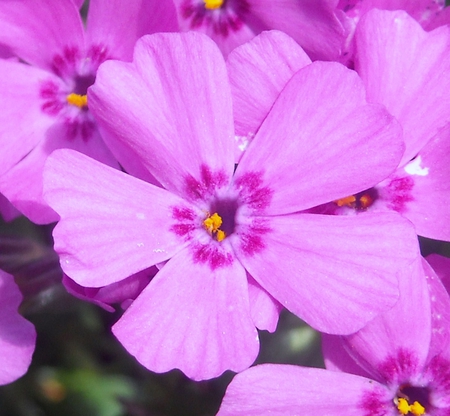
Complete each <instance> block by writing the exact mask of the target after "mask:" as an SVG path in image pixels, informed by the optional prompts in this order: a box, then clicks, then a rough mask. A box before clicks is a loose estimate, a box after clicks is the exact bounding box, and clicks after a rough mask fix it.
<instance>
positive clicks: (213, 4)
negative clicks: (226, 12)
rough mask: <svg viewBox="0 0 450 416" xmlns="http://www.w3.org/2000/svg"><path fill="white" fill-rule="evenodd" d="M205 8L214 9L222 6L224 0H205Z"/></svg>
mask: <svg viewBox="0 0 450 416" xmlns="http://www.w3.org/2000/svg"><path fill="white" fill-rule="evenodd" d="M203 2H204V3H205V9H209V10H214V9H219V8H220V7H222V4H223V2H224V0H203Z"/></svg>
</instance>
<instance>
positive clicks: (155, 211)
mask: <svg viewBox="0 0 450 416" xmlns="http://www.w3.org/2000/svg"><path fill="white" fill-rule="evenodd" d="M44 197H45V199H46V201H47V202H48V203H49V204H50V206H51V207H52V208H53V209H54V210H55V211H56V212H57V213H58V214H59V215H60V216H61V221H60V222H59V223H58V225H57V226H56V228H55V230H54V238H55V250H56V251H57V252H58V253H59V255H60V258H61V266H62V268H63V270H64V272H65V273H67V275H68V276H69V277H70V278H71V279H73V280H74V281H76V282H77V283H78V284H80V285H82V286H91V287H100V286H106V285H108V284H111V283H114V282H117V281H119V280H122V279H124V278H126V277H128V276H130V275H132V274H134V273H136V272H138V271H140V270H144V269H146V268H148V267H150V266H152V265H154V264H156V263H159V262H162V261H164V260H167V259H169V258H171V257H172V256H173V255H174V254H175V253H176V252H178V251H179V250H180V249H181V248H182V247H183V245H184V244H185V242H184V241H183V240H181V239H180V238H179V237H178V236H176V235H175V233H173V232H171V231H170V227H171V225H172V223H173V218H172V209H171V207H173V206H176V205H178V206H179V205H180V203H182V202H183V201H181V200H180V199H179V198H178V197H176V196H175V195H173V194H171V193H169V192H167V191H165V190H164V189H161V188H157V187H155V186H153V185H150V184H147V183H145V182H142V181H141V180H139V179H136V178H133V177H132V176H129V175H126V174H124V173H123V172H120V171H117V170H114V169H112V168H109V167H107V166H105V165H103V164H101V163H99V162H97V161H94V160H93V159H90V158H88V157H87V156H84V155H82V154H81V153H78V152H75V151H73V150H69V149H62V150H57V151H55V152H54V153H53V154H52V155H51V156H50V157H49V158H48V159H47V163H46V168H45V171H44ZM74 201H76V203H74Z"/></svg>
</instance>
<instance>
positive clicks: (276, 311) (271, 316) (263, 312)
mask: <svg viewBox="0 0 450 416" xmlns="http://www.w3.org/2000/svg"><path fill="white" fill-rule="evenodd" d="M247 279H248V296H249V299H250V310H251V314H252V319H253V323H254V324H255V326H256V327H257V328H258V329H265V330H266V331H269V332H274V331H275V329H276V328H277V324H278V318H279V316H280V311H281V309H282V306H281V305H280V304H279V303H278V302H277V301H276V300H275V299H274V298H273V297H272V296H270V294H269V293H267V292H266V291H265V290H264V289H263V288H262V287H261V285H260V284H259V283H258V282H256V280H255V279H253V277H251V276H250V275H249V274H247Z"/></svg>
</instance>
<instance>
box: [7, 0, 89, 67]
mask: <svg viewBox="0 0 450 416" xmlns="http://www.w3.org/2000/svg"><path fill="white" fill-rule="evenodd" d="M0 22H1V25H0V43H4V44H6V45H7V46H9V47H10V48H11V50H12V52H13V53H14V54H15V55H16V56H18V57H19V58H21V59H23V60H24V61H26V62H28V63H30V64H32V65H35V66H37V67H41V68H45V69H48V70H51V69H52V64H53V58H54V56H55V55H56V54H59V53H61V52H62V51H63V50H64V48H65V47H77V48H78V49H81V50H83V49H84V29H83V23H82V21H81V17H80V12H79V10H78V7H77V5H76V4H75V3H74V2H73V1H72V0H22V1H16V0H3V1H1V2H0Z"/></svg>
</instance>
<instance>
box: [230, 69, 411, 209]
mask: <svg viewBox="0 0 450 416" xmlns="http://www.w3.org/2000/svg"><path fill="white" fill-rule="evenodd" d="M403 149H404V148H403V141H402V139H401V131H400V128H399V126H398V124H397V122H396V121H395V120H394V119H393V118H392V116H391V115H390V114H388V113H387V112H386V110H384V109H383V108H381V107H380V106H378V105H373V104H367V103H366V101H365V90H364V87H363V85H362V83H361V81H360V79H359V78H358V76H357V75H356V74H355V73H354V72H353V71H350V70H348V69H346V68H345V67H344V66H342V65H340V64H337V63H328V62H315V63H313V64H311V65H308V66H307V67H305V68H303V69H301V70H300V71H298V72H297V73H296V74H295V75H294V76H293V77H292V78H291V80H290V81H289V83H288V84H287V85H286V87H285V88H284V90H283V91H282V92H281V94H280V96H279V98H278V100H277V101H276V102H275V104H274V106H273V108H272V110H271V111H270V113H269V115H268V116H267V118H266V119H265V120H264V123H263V124H262V126H261V127H260V129H259V131H258V133H257V135H256V137H255V138H254V140H253V142H252V144H251V145H250V146H249V148H248V149H247V151H246V153H245V154H244V156H243V158H242V160H241V163H240V165H239V166H238V168H237V171H236V176H237V177H239V175H241V174H245V172H246V171H247V170H248V171H257V172H258V171H263V172H264V181H265V182H266V183H267V185H269V186H270V188H271V189H272V190H273V191H274V195H273V198H272V201H271V204H270V206H269V207H268V208H267V210H266V212H267V213H269V214H271V215H274V214H285V213H290V212H295V211H299V210H303V209H307V208H311V207H313V206H317V205H320V204H321V203H325V202H329V201H333V200H336V199H339V198H344V197H346V196H348V195H353V194H355V193H357V192H360V191H363V190H365V189H367V188H370V187H372V186H373V185H375V184H377V183H378V182H379V181H381V180H382V179H384V178H385V177H386V176H388V175H389V174H390V173H391V172H392V171H393V170H395V168H396V167H397V165H398V162H399V161H400V158H401V155H402V153H403Z"/></svg>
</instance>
